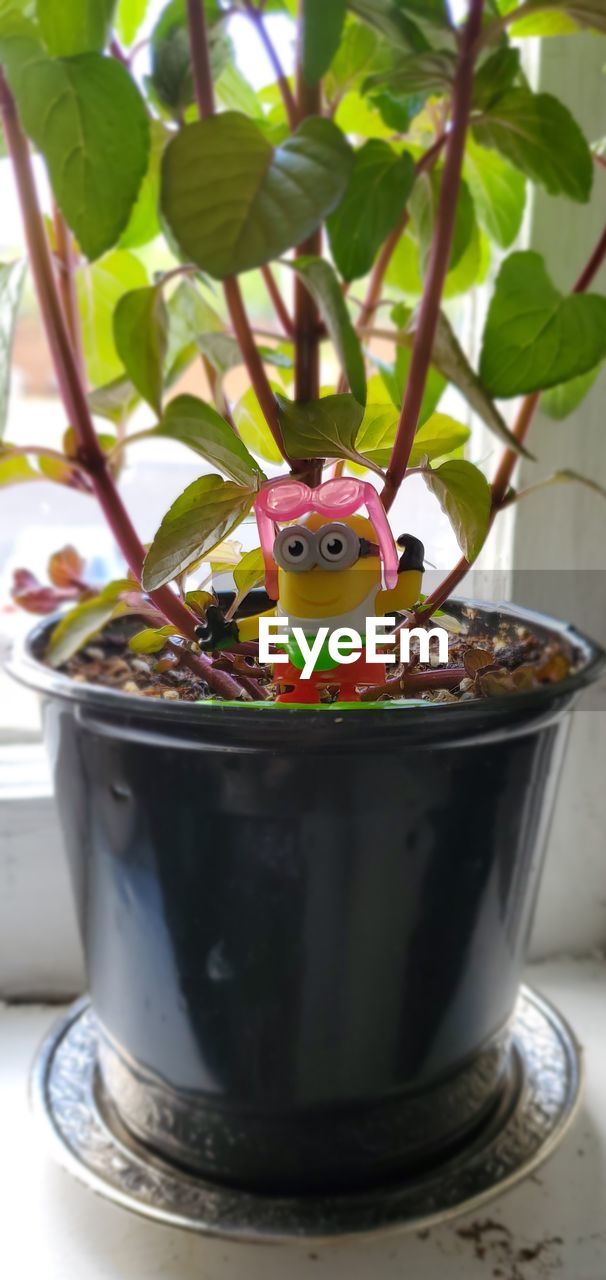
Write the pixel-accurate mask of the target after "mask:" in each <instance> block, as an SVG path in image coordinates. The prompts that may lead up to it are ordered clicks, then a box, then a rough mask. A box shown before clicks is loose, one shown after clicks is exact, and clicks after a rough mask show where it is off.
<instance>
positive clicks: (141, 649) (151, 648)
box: [128, 626, 179, 653]
mask: <svg viewBox="0 0 606 1280" xmlns="http://www.w3.org/2000/svg"><path fill="white" fill-rule="evenodd" d="M178 634H179V632H178V631H177V628H176V627H171V626H166V627H144V628H143V630H142V631H138V632H137V634H136V635H135V636H131V638H130V640H129V642H128V647H129V649H132V651H133V653H161V652H162V650H163V649H164V648H166V642H167V640H169V639H170V637H171V636H178Z"/></svg>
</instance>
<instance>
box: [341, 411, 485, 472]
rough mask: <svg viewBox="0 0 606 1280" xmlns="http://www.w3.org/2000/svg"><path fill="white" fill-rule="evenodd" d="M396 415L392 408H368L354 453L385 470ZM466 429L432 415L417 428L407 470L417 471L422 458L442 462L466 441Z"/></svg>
mask: <svg viewBox="0 0 606 1280" xmlns="http://www.w3.org/2000/svg"><path fill="white" fill-rule="evenodd" d="M398 418H399V414H398V412H397V410H396V409H395V408H394V407H393V406H392V405H384V404H374V405H367V407H366V411H365V413H364V418H363V421H362V426H361V427H360V432H359V435H358V438H357V440H356V449H357V451H358V452H359V453H361V454H362V455H363V456H364V457H365V458H367V459H368V460H369V461H370V462H374V463H375V464H376V465H377V466H379V467H383V468H384V467H387V466H388V465H389V459H390V456H391V450H392V448H393V444H394V441H395V438H396V430H397V426H398ZM469 436H470V431H469V427H465V426H463V423H461V422H457V421H456V420H455V419H454V418H450V417H449V416H448V415H447V414H445V413H433V414H432V415H431V417H429V418H428V419H427V421H426V422H425V423H424V424H423V426H421V427H419V430H418V431H417V433H416V435H415V439H414V444H413V447H412V450H411V454H410V461H409V466H411V467H417V466H419V464H420V463H421V462H422V460H423V458H429V461H430V462H431V461H433V459H434V458H441V457H443V456H445V455H446V454H448V453H452V451H453V450H454V449H458V448H460V446H461V445H463V444H465V442H466V441H467V440H468V439H469Z"/></svg>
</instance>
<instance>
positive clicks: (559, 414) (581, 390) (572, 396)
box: [541, 361, 603, 422]
mask: <svg viewBox="0 0 606 1280" xmlns="http://www.w3.org/2000/svg"><path fill="white" fill-rule="evenodd" d="M602 368H603V364H602V361H600V363H599V364H597V365H596V367H595V369H590V370H589V373H582V374H580V375H579V377H578V378H571V379H570V380H569V381H568V382H561V383H560V384H559V386H557V387H552V388H551V390H550V391H546V392H545V394H544V395H543V396H541V412H542V413H546V414H547V417H548V418H554V419H555V420H556V421H557V422H559V421H561V420H562V419H563V418H567V417H568V415H569V414H570V413H573V412H574V410H575V409H578V407H579V405H580V404H582V402H583V400H584V399H585V396H587V395H588V394H589V392H590V391H591V388H592V387H593V385H594V383H595V382H597V379H598V378H599V376H600V373H601V372H602Z"/></svg>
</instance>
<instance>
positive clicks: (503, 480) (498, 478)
mask: <svg viewBox="0 0 606 1280" xmlns="http://www.w3.org/2000/svg"><path fill="white" fill-rule="evenodd" d="M604 261H606V227H605V228H604V230H603V232H602V234H601V236H600V238H599V240H598V242H597V244H596V246H595V249H594V250H593V253H592V254H591V256H590V257H589V258H588V260H587V262H586V264H585V266H584V267H583V270H582V271H581V274H580V275H579V277H578V279H577V281H576V283H575V285H574V287H573V289H572V292H573V293H584V292H585V290H586V289H588V288H589V286H590V285H591V284H592V283H593V280H594V279H595V276H596V275H597V273H598V271H599V270H600V267H601V266H602V265H603V263H604ZM540 399H541V392H540V391H533V392H532V393H531V394H530V395H527V396H525V397H524V399H523V401H522V404H521V405H520V409H519V412H518V416H517V418H516V422H515V426H514V428H513V434H514V436H515V438H516V440H517V441H518V443H519V444H524V442H525V440H526V437H527V435H528V431H529V428H530V425H531V422H532V420H533V418H534V415H535V412H536V410H537V407H538V404H539V401H540ZM518 461H519V455H518V453H517V452H516V451H515V450H514V449H505V451H504V453H503V455H502V457H501V461H500V462H499V466H498V468H497V471H496V475H495V478H494V480H493V482H492V486H491V488H492V505H491V512H490V520H489V524H488V529H487V531H486V536H487V537H488V534H489V532H490V530H491V528H492V525H493V523H494V520H495V517H496V516H497V515H498V513H499V511H501V510H502V508H503V506H507V505H508V504H507V493H508V490H509V486H510V484H511V480H512V477H513V473H514V471H515V468H516V465H517V463H518ZM469 567H470V565H469V561H468V560H466V559H465V556H462V557H461V559H460V560H459V562H458V564H456V565H455V567H454V569H451V571H450V573H449V574H448V576H447V577H446V578H445V579H444V581H443V582H441V583H440V586H439V587H437V588H436V590H435V591H432V593H431V595H430V596H428V597H427V600H426V601H425V602H424V604H423V608H422V609H420V610H419V611H418V613H417V615H416V617H415V622H416V623H419V622H421V623H422V622H426V621H427V620H428V619H429V618H431V615H432V614H433V613H435V611H436V609H439V608H441V606H442V605H443V604H444V603H445V601H446V600H448V597H449V596H450V595H452V592H453V591H454V590H456V588H457V587H458V585H459V583H460V582H461V581H462V580H463V578H464V577H465V574H466V573H467V570H468V569H469Z"/></svg>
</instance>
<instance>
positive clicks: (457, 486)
mask: <svg viewBox="0 0 606 1280" xmlns="http://www.w3.org/2000/svg"><path fill="white" fill-rule="evenodd" d="M423 478H424V480H425V483H426V485H427V487H428V489H430V490H431V492H432V493H433V494H434V495H435V497H436V498H437V499H438V502H439V503H440V506H441V508H442V510H443V511H444V513H445V514H446V515H447V516H448V519H449V520H450V523H451V525H452V527H453V530H454V533H455V537H456V539H457V542H458V544H459V546H460V548H461V551H462V552H463V555H464V556H465V558H466V559H467V560H468V561H469V563H470V564H472V563H473V561H474V560H475V559H476V557H477V556H478V555H479V554H480V551H481V550H482V547H483V545H484V540H485V538H486V534H487V532H488V522H489V518H490V507H491V491H490V485H489V483H488V481H487V479H486V477H485V476H484V475H483V474H482V472H481V471H479V470H478V468H477V467H474V465H473V463H471V462H464V461H462V460H459V459H456V460H455V461H453V462H443V463H442V465H441V466H440V467H436V468H435V469H434V470H429V469H428V470H427V471H424V473H423Z"/></svg>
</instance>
